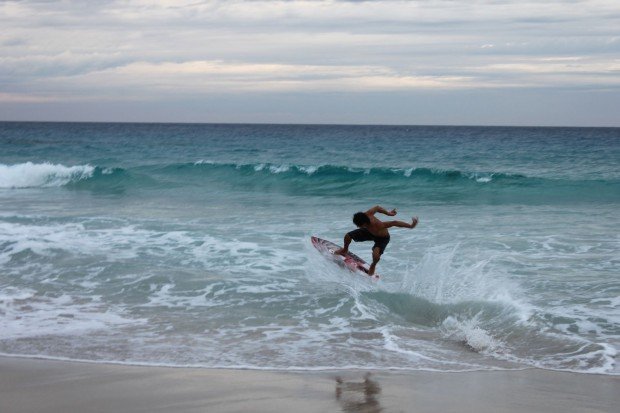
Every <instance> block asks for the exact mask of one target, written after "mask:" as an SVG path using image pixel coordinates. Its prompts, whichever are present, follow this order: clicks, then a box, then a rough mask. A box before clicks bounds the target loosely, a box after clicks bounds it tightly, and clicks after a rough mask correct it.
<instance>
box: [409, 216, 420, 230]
mask: <svg viewBox="0 0 620 413" xmlns="http://www.w3.org/2000/svg"><path fill="white" fill-rule="evenodd" d="M416 225H418V217H413V218H411V228H415V226H416Z"/></svg>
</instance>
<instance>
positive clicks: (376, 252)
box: [368, 247, 382, 275]
mask: <svg viewBox="0 0 620 413" xmlns="http://www.w3.org/2000/svg"><path fill="white" fill-rule="evenodd" d="M381 254H382V250H381V248H380V247H374V248H373V249H372V264H370V268H368V275H374V274H375V267H376V266H377V263H378V262H379V260H380V259H381Z"/></svg>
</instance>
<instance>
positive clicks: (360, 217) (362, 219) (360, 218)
mask: <svg viewBox="0 0 620 413" xmlns="http://www.w3.org/2000/svg"><path fill="white" fill-rule="evenodd" d="M353 223H354V224H355V225H357V226H358V227H361V226H362V225H364V224H370V218H368V215H366V214H365V213H363V212H357V213H356V214H355V215H353Z"/></svg>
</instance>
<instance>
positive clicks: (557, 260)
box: [0, 122, 620, 375]
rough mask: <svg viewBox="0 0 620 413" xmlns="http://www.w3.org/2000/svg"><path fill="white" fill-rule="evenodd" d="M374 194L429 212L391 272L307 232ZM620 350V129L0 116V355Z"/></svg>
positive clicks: (395, 237)
mask: <svg viewBox="0 0 620 413" xmlns="http://www.w3.org/2000/svg"><path fill="white" fill-rule="evenodd" d="M374 205H381V206H383V207H385V208H386V209H392V208H396V209H397V211H398V215H397V216H396V217H395V218H396V219H401V220H405V221H409V220H410V219H411V217H412V216H418V217H419V219H420V222H419V224H418V226H417V227H416V228H415V229H403V228H393V229H391V237H392V239H391V242H390V244H389V245H388V247H387V249H386V251H385V254H384V255H383V257H382V259H381V261H380V263H379V264H378V266H377V272H378V273H379V274H381V275H382V278H381V280H380V281H379V282H377V283H374V282H371V281H370V280H369V279H367V278H365V277H364V276H361V275H358V274H353V273H350V272H348V271H347V270H345V269H342V268H340V267H338V266H337V265H335V264H334V263H332V262H330V261H328V260H326V259H325V258H324V257H322V256H321V255H320V254H319V253H318V252H317V251H316V250H315V249H314V248H313V247H312V245H311V243H310V237H311V236H312V235H316V236H318V237H321V238H324V239H328V240H331V241H333V242H336V243H338V244H341V243H342V239H343V236H344V234H345V233H346V232H348V231H350V230H352V229H354V226H353V224H352V222H351V217H352V215H353V213H355V212H357V211H363V210H367V209H369V208H370V207H372V206H374ZM378 217H379V218H385V219H394V218H390V217H384V216H382V215H378ZM371 245H372V244H371V243H353V244H352V245H351V251H352V252H354V253H356V254H357V255H359V256H361V257H362V258H364V259H366V260H367V261H369V260H370V255H371ZM619 349H620V129H618V128H522V127H505V128H504V127H439V126H437V127H430V126H429V127H425V126H328V125H323V126H319V125H241V124H239V125H235V124H126V123H20V122H2V123H0V353H1V354H2V355H9V356H36V357H46V358H58V359H70V360H86V361H93V362H115V363H128V364H142V365H166V366H200V367H215V368H248V369H285V370H322V369H327V370H334V369H351V368H359V369H403V370H439V371H465V370H497V369H522V368H527V367H539V368H544V369H553V370H569V371H577V372H584V373H603V374H616V375H617V374H620V367H619V366H618V363H617V361H616V357H617V354H618V350H619Z"/></svg>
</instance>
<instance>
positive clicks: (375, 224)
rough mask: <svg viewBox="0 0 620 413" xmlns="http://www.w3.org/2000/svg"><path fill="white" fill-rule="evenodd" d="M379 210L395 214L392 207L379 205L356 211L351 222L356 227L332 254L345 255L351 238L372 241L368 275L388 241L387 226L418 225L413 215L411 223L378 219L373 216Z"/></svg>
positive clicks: (387, 213)
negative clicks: (387, 208) (387, 209)
mask: <svg viewBox="0 0 620 413" xmlns="http://www.w3.org/2000/svg"><path fill="white" fill-rule="evenodd" d="M377 212H380V213H382V214H384V215H388V216H390V217H393V216H394V215H396V210H395V209H393V210H391V211H386V210H385V209H383V208H382V207H380V206H379V205H377V206H375V207H372V208H370V209H369V210H368V211H366V212H358V213H356V214H355V215H353V223H354V224H355V225H356V226H357V229H354V230H353V231H351V232H348V233H347V234H346V235H345V236H344V247H343V248H341V249H339V250H337V251H334V254H340V255H347V253H348V252H349V244H351V240H353V241H355V242H360V241H374V242H375V245H373V247H372V264H371V265H370V268H369V269H368V275H373V274H374V273H375V267H376V266H377V263H378V262H379V259H381V254H383V251H384V250H385V247H386V246H387V245H388V243H389V242H390V233H389V232H388V228H392V227H400V228H414V227H415V226H416V225H418V217H413V219H412V220H411V224H408V223H407V222H403V221H385V222H383V221H380V220H379V219H377V218H375V214H376V213H377Z"/></svg>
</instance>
